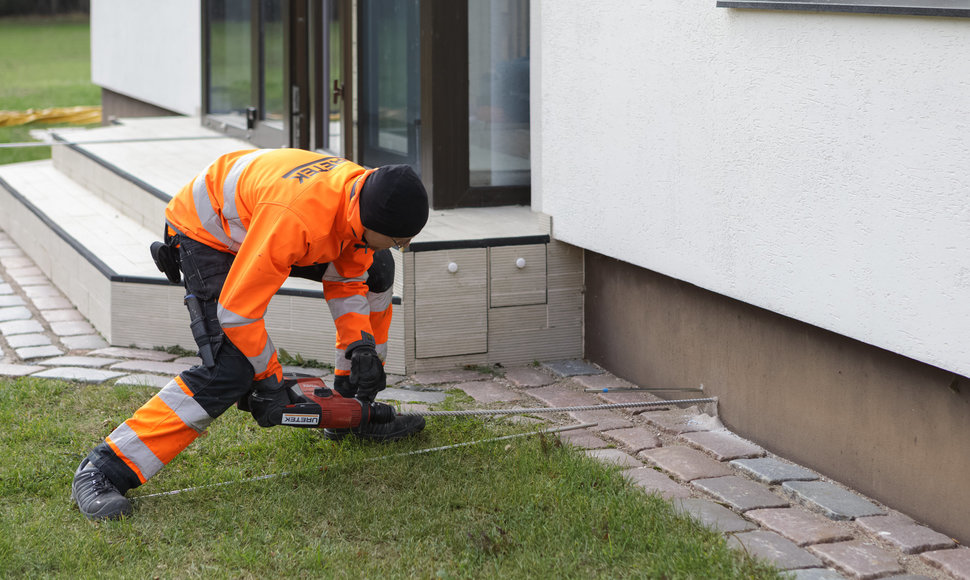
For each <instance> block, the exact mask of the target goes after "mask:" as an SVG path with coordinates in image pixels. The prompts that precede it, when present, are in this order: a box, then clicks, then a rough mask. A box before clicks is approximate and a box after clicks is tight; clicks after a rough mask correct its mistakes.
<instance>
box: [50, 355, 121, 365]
mask: <svg viewBox="0 0 970 580" xmlns="http://www.w3.org/2000/svg"><path fill="white" fill-rule="evenodd" d="M116 362H120V360H119V359H116V358H103V357H100V356H59V357H55V358H49V359H46V360H42V361H38V364H42V365H46V366H55V367H89V368H98V367H104V366H108V365H110V364H114V363H116Z"/></svg>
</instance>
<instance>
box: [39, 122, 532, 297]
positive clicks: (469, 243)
mask: <svg viewBox="0 0 970 580" xmlns="http://www.w3.org/2000/svg"><path fill="white" fill-rule="evenodd" d="M52 135H53V137H54V139H56V140H57V141H60V142H61V143H64V144H65V145H66V146H67V147H68V148H70V149H71V150H72V151H76V152H77V153H80V154H81V155H84V156H85V157H87V158H88V159H90V160H91V161H94V162H95V163H97V164H98V165H100V166H101V167H104V168H105V169H107V170H108V171H110V172H112V173H114V174H115V175H117V176H118V177H120V178H122V179H126V180H128V181H130V182H131V183H133V184H135V185H136V186H138V187H139V188H141V189H143V190H145V191H147V192H148V193H150V194H152V195H153V196H155V197H156V198H158V199H160V200H161V201H164V202H165V203H168V202H169V201H171V200H172V196H171V195H169V194H167V193H165V192H164V191H162V190H160V189H158V188H157V187H155V186H153V185H151V184H149V183H147V182H145V181H144V180H141V179H138V178H137V177H135V176H134V175H132V174H131V173H129V172H127V171H125V170H124V169H121V168H120V167H118V166H117V165H114V164H113V163H110V162H109V161H106V160H104V159H102V158H101V157H98V156H97V155H96V154H94V153H92V152H90V151H88V150H86V149H85V148H84V147H83V145H84V144H83V143H70V142H68V141H67V140H65V139H64V138H63V137H61V136H60V135H58V134H56V133H52ZM549 240H550V238H549V236H548V235H533V236H516V237H506V238H487V239H477V240H448V241H441V242H415V243H413V244H411V246H410V247H409V249H410V250H411V251H413V252H431V251H434V250H460V249H466V248H494V247H499V246H524V245H528V244H548V243H549ZM146 280H153V279H151V278H148V279H146ZM123 281H128V280H123ZM147 283H157V284H161V283H167V282H165V281H164V280H160V281H151V282H147ZM287 292H301V291H299V290H293V291H287ZM303 292H309V291H303ZM394 299H395V300H400V298H398V297H397V296H395V297H394ZM394 303H395V304H400V302H394Z"/></svg>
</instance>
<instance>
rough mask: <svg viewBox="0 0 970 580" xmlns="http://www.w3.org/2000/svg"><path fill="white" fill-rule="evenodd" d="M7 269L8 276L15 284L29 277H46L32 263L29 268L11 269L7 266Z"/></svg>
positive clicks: (16, 267) (17, 267) (18, 267)
mask: <svg viewBox="0 0 970 580" xmlns="http://www.w3.org/2000/svg"><path fill="white" fill-rule="evenodd" d="M5 267H6V268H7V274H8V275H9V276H10V277H11V278H13V279H14V281H15V282H16V281H17V280H20V279H22V278H25V277H27V276H43V275H44V273H43V272H41V270H40V268H38V267H37V266H35V265H33V262H31V263H30V265H28V266H14V267H11V266H6V265H5Z"/></svg>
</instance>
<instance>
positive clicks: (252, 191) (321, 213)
mask: <svg viewBox="0 0 970 580" xmlns="http://www.w3.org/2000/svg"><path fill="white" fill-rule="evenodd" d="M370 173H372V171H370V170H365V169H364V168H363V167H360V166H359V165H356V164H354V163H352V162H350V161H347V160H346V159H341V158H338V157H331V156H327V155H322V154H319V153H313V152H310V151H304V150H300V149H256V150H245V151H237V152H234V153H229V154H227V155H223V156H222V157H219V158H218V159H216V160H215V161H214V162H212V164H210V165H209V167H207V168H206V169H205V171H203V172H202V173H201V174H199V176H197V177H196V178H195V179H194V180H193V181H192V182H191V183H190V184H188V185H186V186H185V187H184V188H183V189H182V190H181V191H180V192H179V193H178V194H177V195H176V196H175V197H174V198H173V199H172V201H171V202H170V203H169V204H168V207H167V208H166V210H165V217H166V220H167V221H168V224H169V226H170V227H172V228H174V230H176V231H177V232H179V233H181V234H183V235H186V236H188V237H190V238H192V239H194V240H196V241H199V242H202V243H204V244H206V245H208V246H210V247H212V248H214V249H216V250H220V251H223V252H231V253H233V254H235V259H234V261H233V264H232V268H231V269H230V270H229V274H228V276H227V277H226V282H225V285H224V286H223V288H222V293H221V294H220V296H219V304H218V316H219V323H220V324H221V326H222V329H223V332H224V333H225V335H226V337H228V338H229V340H231V341H232V342H233V344H234V345H236V347H237V348H239V350H240V351H242V353H243V354H244V355H246V357H247V358H248V359H249V361H250V362H251V363H252V365H253V369H254V371H255V377H254V379H255V380H262V379H265V378H268V377H270V376H272V375H275V376H276V378H277V379H278V380H280V381H282V375H283V373H282V368H281V366H280V363H279V360H278V359H277V355H276V349H275V347H274V346H273V343H272V341H271V340H270V338H269V336H268V335H267V333H266V326H265V323H264V321H263V316H264V314H265V312H266V308H267V306H268V305H269V302H270V299H271V298H272V297H273V295H274V294H275V293H276V291H277V290H279V288H280V286H282V285H283V282H284V281H285V280H286V278H287V277H288V276H289V274H290V267H291V266H311V265H314V264H324V263H329V266H328V267H327V269H326V272H325V274H324V277H323V291H324V298H326V300H327V305H328V306H329V308H330V311H331V314H332V316H333V319H334V322H335V324H336V329H337V344H336V347H337V353H338V356H337V359H338V360H337V361H335V366H336V367H337V368H336V371H335V372H336V373H337V374H344V375H346V374H349V372H350V363H349V361H347V360H346V359H344V357H343V356H340V354H341V353H343V352H344V350H345V349H346V348H347V347H348V346H349V345H350V344H352V343H354V342H356V341H359V340H362V338H363V333H365V332H366V333H369V334H371V335H372V336H374V338H375V340H376V342H377V343H378V345H379V348H378V350H379V353H382V354H383V353H384V352H386V342H387V332H388V327H389V326H390V314H391V311H390V304H389V300H388V301H387V302H388V303H387V305H386V306H387V308H386V311H382V312H373V313H372V312H371V310H372V308H371V304H369V303H368V299H367V285H366V283H365V282H366V280H367V269H368V268H369V267H370V266H371V264H372V263H373V255H374V254H373V250H370V249H369V248H367V247H366V245H365V243H364V241H363V235H364V227H363V225H361V221H360V205H359V202H360V197H359V195H358V194H359V193H360V190H361V187H362V186H363V184H364V181H365V180H366V179H367V176H368V175H370ZM383 306H384V305H381V308H382V309H383ZM374 310H377V308H374Z"/></svg>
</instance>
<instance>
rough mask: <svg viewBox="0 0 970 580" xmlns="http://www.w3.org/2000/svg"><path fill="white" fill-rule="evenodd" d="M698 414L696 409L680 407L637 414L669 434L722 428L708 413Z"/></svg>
mask: <svg viewBox="0 0 970 580" xmlns="http://www.w3.org/2000/svg"><path fill="white" fill-rule="evenodd" d="M700 415H701V414H700V413H699V412H697V410H696V409H692V410H691V409H680V408H671V409H669V410H656V411H652V410H647V411H644V412H642V413H640V414H639V416H640V417H643V419H644V420H645V421H646V422H647V423H650V424H651V425H653V426H654V427H656V428H658V429H660V430H662V431H664V432H666V433H670V434H671V435H680V434H682V433H692V432H695V431H711V430H713V429H723V428H724V425H721V422H720V421H718V420H717V419H716V418H713V417H710V416H709V415H703V417H701V416H700Z"/></svg>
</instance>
